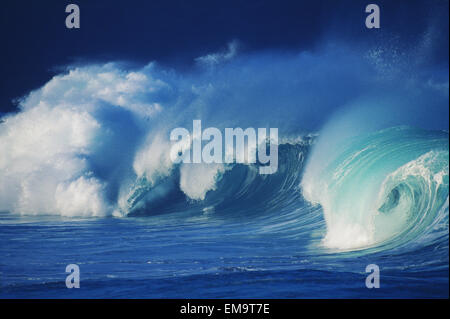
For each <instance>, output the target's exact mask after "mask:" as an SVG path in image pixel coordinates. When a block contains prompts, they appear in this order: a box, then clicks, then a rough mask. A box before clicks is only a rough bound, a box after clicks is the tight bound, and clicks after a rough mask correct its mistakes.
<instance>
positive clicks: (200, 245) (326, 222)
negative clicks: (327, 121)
mask: <svg viewBox="0 0 450 319" xmlns="http://www.w3.org/2000/svg"><path fill="white" fill-rule="evenodd" d="M325 140H326V139H325ZM346 141H347V142H346V143H345V145H340V147H336V148H333V147H329V145H327V147H322V146H323V145H324V144H323V143H324V142H323V140H322V141H321V140H320V139H317V138H316V137H310V138H303V139H300V140H297V141H296V142H290V143H281V144H280V145H279V167H278V172H277V173H275V174H272V175H260V174H258V170H257V166H256V164H251V165H245V164H234V165H231V166H230V167H228V168H227V169H223V170H219V171H218V173H217V175H215V186H214V188H210V189H208V191H207V192H206V193H205V194H204V198H203V199H202V200H193V199H189V198H187V196H186V192H183V191H182V189H181V188H180V187H166V186H165V187H164V190H165V191H164V192H163V195H162V196H160V197H158V198H157V199H154V198H153V197H151V200H148V198H149V197H148V196H150V194H152V192H154V189H155V187H157V185H167V183H169V182H167V180H169V181H171V180H172V181H174V182H176V181H178V180H180V178H181V177H180V176H179V175H180V174H182V173H181V172H180V171H178V170H176V171H172V173H171V175H170V176H169V177H167V178H165V179H164V182H160V183H161V184H151V183H150V182H149V181H148V180H142V179H141V180H137V181H136V182H135V183H133V184H132V186H131V187H130V188H129V189H130V190H129V192H128V193H127V197H126V200H125V203H126V204H122V205H123V207H128V212H127V214H126V215H125V216H120V215H119V214H116V215H108V216H100V217H98V216H97V217H95V216H94V217H93V216H81V217H80V216H78V217H76V216H75V217H74V216H61V215H49V214H38V215H29V214H28V215H21V214H12V213H7V212H5V213H1V214H0V243H1V245H0V256H1V260H0V297H2V298H448V291H449V290H448V287H449V281H448V280H449V277H448V274H449V273H448V271H449V269H448V266H449V259H448V258H449V247H448V243H449V237H448V236H449V230H448V202H449V200H448V193H449V188H448V187H449V186H448V183H449V180H448V175H449V174H448V156H449V150H448V132H443V131H425V130H419V129H414V128H410V127H394V128H390V129H384V130H379V131H376V132H372V133H368V134H363V135H359V136H357V137H353V138H351V139H347V140H346ZM324 149H326V152H327V156H326V160H320V159H323V154H321V152H323V150H324ZM316 163H318V164H317V165H316ZM202 165H203V164H202ZM196 182H197V183H199V181H198V180H197V181H196ZM169 184H170V183H169ZM146 198H147V199H146ZM144 202H145V203H146V204H145V205H143V204H142V203H144ZM139 203H141V204H139ZM68 264H77V265H78V266H79V267H80V288H79V289H75V288H74V289H67V288H66V285H65V279H66V276H67V275H68V274H67V273H66V272H65V269H66V266H67V265H68ZM369 264H376V265H378V266H379V269H380V288H372V289H368V288H367V287H366V284H365V281H366V277H367V276H368V275H369V273H366V266H367V265H369Z"/></svg>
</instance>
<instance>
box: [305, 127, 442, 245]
mask: <svg viewBox="0 0 450 319" xmlns="http://www.w3.org/2000/svg"><path fill="white" fill-rule="evenodd" d="M318 155H319V156H329V158H330V160H329V161H328V163H327V165H325V166H324V167H322V168H319V169H318V168H317V167H314V162H313V161H314V157H315V156H318ZM315 156H313V158H311V159H310V162H309V163H308V166H307V169H306V171H305V175H304V178H303V180H302V183H301V185H302V192H303V195H304V197H305V198H306V199H307V200H308V201H310V202H312V203H315V204H320V205H321V206H322V208H323V210H324V215H325V221H326V225H327V234H326V236H325V238H324V240H323V244H324V245H325V246H326V247H329V248H333V249H343V250H347V249H350V250H352V249H359V248H367V247H370V246H376V245H380V244H387V245H399V244H402V243H405V242H408V241H410V240H411V239H413V238H417V237H418V236H420V235H423V234H426V233H430V232H431V231H432V229H433V226H434V225H435V224H436V222H437V221H441V222H442V221H444V223H445V220H448V206H447V208H445V207H446V206H445V203H448V193H449V191H448V186H449V181H448V175H449V173H448V156H449V151H448V133H445V132H431V131H422V130H418V129H413V128H409V127H396V128H391V129H386V130H382V131H378V132H376V133H371V134H366V135H364V136H359V137H356V138H353V139H351V140H350V141H348V142H347V143H345V145H344V147H342V148H339V149H337V148H336V149H335V150H334V151H332V152H331V154H316V155H315Z"/></svg>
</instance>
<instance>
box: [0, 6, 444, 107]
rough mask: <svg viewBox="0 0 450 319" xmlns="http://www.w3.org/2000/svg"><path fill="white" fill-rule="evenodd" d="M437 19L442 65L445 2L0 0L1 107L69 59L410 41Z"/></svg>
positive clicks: (141, 59) (177, 62)
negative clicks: (75, 11) (73, 23)
mask: <svg viewBox="0 0 450 319" xmlns="http://www.w3.org/2000/svg"><path fill="white" fill-rule="evenodd" d="M69 3H76V4H78V5H79V6H80V10H81V29H72V30H69V29H66V27H65V22H64V21H65V18H66V15H67V14H66V13H65V7H66V5H67V4H69ZM369 3H376V4H378V5H379V6H380V7H381V25H382V28H381V29H380V30H374V29H372V30H368V29H366V28H365V27H364V20H365V17H366V13H365V12H364V8H365V6H366V5H367V4H369ZM434 16H436V19H439V28H440V30H441V31H442V32H443V34H444V35H446V36H445V37H442V45H441V46H440V47H439V48H438V49H437V50H436V51H435V52H434V56H433V57H431V59H432V63H439V64H446V65H448V1H439V0H429V1H411V0H397V1H394V0H391V1H379V0H377V1H369V0H366V1H359V0H347V1H345V0H344V1H325V0H318V1H300V0H297V1H269V0H248V1H229V0H227V1H223V0H222V1H214V0H209V1H181V0H164V1H160V0H151V1H138V0H127V1H105V0H72V1H62V0H45V1H17V0H6V1H2V4H1V6H0V34H1V41H2V45H1V47H2V48H1V50H0V56H1V62H0V72H1V74H2V77H1V82H0V112H6V111H12V110H14V108H15V106H14V103H13V102H12V100H13V99H14V98H17V97H20V96H21V95H23V94H26V93H27V92H29V91H30V90H31V89H35V88H38V87H39V86H41V85H43V84H44V83H45V82H47V81H48V80H49V79H50V78H51V76H52V75H54V74H55V73H57V72H58V67H61V66H64V65H67V64H70V63H74V62H92V61H96V62H99V61H100V62H101V61H110V60H125V61H132V62H134V63H147V62H149V61H152V60H157V61H158V62H160V63H163V64H167V65H170V66H171V67H174V68H189V67H190V66H191V65H192V62H193V59H194V58H195V57H198V56H201V55H204V54H206V53H209V52H214V51H217V50H220V49H221V48H223V47H224V46H225V45H226V43H228V42H229V41H231V40H233V39H237V40H239V41H240V43H241V44H242V45H243V47H244V49H245V50H247V51H256V50H265V49H276V50H292V49H295V50H308V49H313V48H314V46H315V45H317V43H319V42H320V41H321V40H322V38H323V37H324V35H325V34H334V36H336V37H338V38H339V39H340V40H344V41H346V42H349V43H350V44H352V43H354V45H360V44H361V43H367V42H374V41H379V39H380V38H379V37H377V33H378V34H380V33H382V32H389V33H391V34H392V33H395V34H397V35H399V39H400V41H403V42H405V43H407V42H408V41H414V38H415V37H418V36H419V35H420V34H422V33H423V32H425V31H426V28H427V27H428V24H429V21H430V19H433V18H434Z"/></svg>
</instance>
